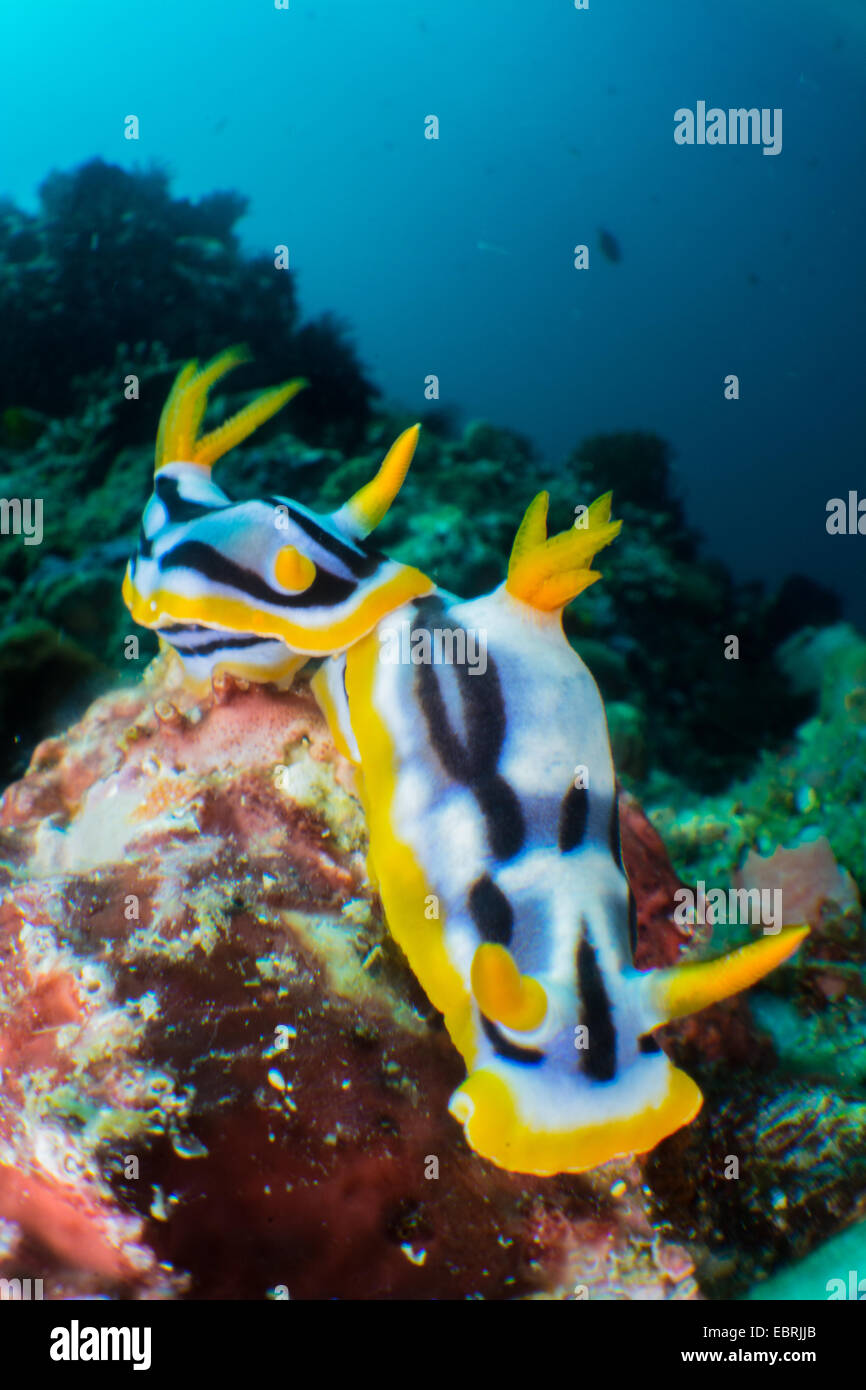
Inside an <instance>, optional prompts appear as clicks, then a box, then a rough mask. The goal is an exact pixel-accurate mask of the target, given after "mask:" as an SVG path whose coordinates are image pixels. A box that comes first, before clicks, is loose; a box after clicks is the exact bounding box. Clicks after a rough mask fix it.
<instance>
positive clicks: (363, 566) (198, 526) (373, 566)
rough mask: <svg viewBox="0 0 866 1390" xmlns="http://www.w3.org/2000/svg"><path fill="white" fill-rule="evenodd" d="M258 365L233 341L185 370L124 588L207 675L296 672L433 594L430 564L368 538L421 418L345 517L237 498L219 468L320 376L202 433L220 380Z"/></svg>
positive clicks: (160, 442) (134, 605) (261, 399)
mask: <svg viewBox="0 0 866 1390" xmlns="http://www.w3.org/2000/svg"><path fill="white" fill-rule="evenodd" d="M245 360H247V355H246V353H245V351H244V350H243V349H239V348H233V349H229V350H228V351H227V352H224V353H221V354H220V356H219V357H216V358H214V359H213V361H212V362H209V363H207V364H206V365H205V366H204V367H202V368H201V369H199V368H198V367H197V364H196V363H195V362H190V363H188V364H187V365H186V366H185V367H184V368H183V369H182V370H181V371H180V373H179V374H178V376H177V379H176V380H175V383H174V386H173V387H172V390H171V393H170V395H169V397H168V400H167V402H166V405H165V408H164V409H163V412H162V418H161V421H160V426H159V433H158V437H157V446H156V466H155V473H154V486H153V494H152V496H151V498H150V500H149V502H148V504H147V507H146V508H145V512H144V516H143V519H142V526H141V533H140V537H139V544H138V549H137V551H136V554H135V555H134V556H133V558H132V560H131V561H130V563H129V566H128V568H127V572H126V577H125V579H124V584H123V597H124V600H125V601H126V604H127V606H128V607H129V609H130V612H131V613H132V616H133V618H134V619H135V621H136V622H138V623H140V624H142V626H144V627H148V628H153V629H155V630H156V631H157V632H158V633H159V635H160V637H161V638H162V639H163V641H164V642H166V643H168V644H169V645H170V646H171V647H173V648H174V650H175V651H176V652H177V654H178V655H179V656H180V658H181V660H182V662H183V664H184V666H185V668H186V670H187V672H188V674H189V675H191V676H192V677H193V678H195V679H199V680H205V679H207V678H208V677H210V676H212V675H213V674H214V673H215V672H216V671H217V670H227V671H231V672H233V673H235V674H239V675H244V676H249V677H252V678H253V679H258V680H281V681H285V680H287V679H290V678H291V676H292V675H293V674H294V672H295V671H296V670H297V669H298V667H299V666H301V665H303V663H304V662H305V661H306V660H307V659H308V658H309V657H311V656H323V655H328V654H330V653H333V652H336V651H341V650H343V649H345V648H346V647H347V646H349V645H350V644H351V643H353V642H355V641H357V640H358V639H359V638H360V637H362V636H363V635H364V634H365V633H366V632H369V631H370V629H371V628H372V627H374V626H375V624H376V623H377V622H378V621H379V619H380V618H382V617H383V616H384V615H385V614H386V613H388V612H390V611H391V610H392V609H393V608H395V607H399V606H400V604H402V603H405V602H406V601H407V600H408V599H410V598H412V597H415V596H418V595H420V594H424V593H428V592H429V591H430V590H431V589H432V587H433V585H432V581H431V580H429V579H428V578H427V577H426V575H423V574H421V573H420V571H419V570H416V569H414V568H412V567H411V566H409V565H403V564H399V563H397V562H395V561H391V560H389V559H387V558H386V557H385V556H383V555H380V554H379V553H378V552H377V551H375V550H373V549H372V548H370V547H369V546H367V545H365V544H364V543H363V537H364V536H365V535H366V534H367V532H368V531H369V530H370V529H371V528H372V527H373V526H374V525H376V524H377V522H378V521H379V520H381V518H382V516H384V514H385V512H386V511H387V508H388V506H389V505H390V502H391V501H392V500H393V498H394V496H396V493H397V491H398V490H399V487H400V484H401V483H402V481H403V478H404V476H405V474H406V470H407V468H408V467H409V463H410V462H411V459H412V454H413V453H414V450H415V445H416V443H417V438H418V427H417V426H414V427H413V428H412V429H409V430H405V431H404V432H403V434H402V435H401V436H400V437H399V439H397V441H396V442H395V444H394V445H393V446H392V448H391V449H390V450H389V452H388V455H387V456H386V458H385V461H384V462H383V464H382V466H381V468H380V470H379V472H378V474H377V475H376V477H375V478H374V479H373V480H372V481H371V482H370V483H368V484H367V485H366V486H365V487H364V488H362V489H361V490H360V491H359V492H358V493H357V494H356V495H355V497H353V498H352V499H350V501H349V502H347V503H346V504H345V505H344V506H343V507H341V508H340V509H339V511H337V512H335V513H334V514H333V515H330V516H329V515H320V514H318V513H316V512H313V511H312V510H310V509H309V508H308V507H304V506H302V505H301V504H300V503H298V502H294V501H292V500H291V499H290V498H287V497H282V496H277V495H275V496H271V497H267V498H263V499H260V500H255V501H249V502H237V503H233V502H232V501H231V499H230V498H229V497H228V496H227V495H226V494H225V493H224V492H223V490H222V489H221V488H220V487H218V486H217V484H216V483H215V482H214V481H213V479H212V477H211V468H212V465H213V463H214V462H215V461H216V460H217V459H218V458H220V457H222V455H223V454H224V453H226V452H227V451H228V450H229V449H230V448H232V447H233V446H234V445H235V444H237V443H239V442H240V441H241V440H242V439H245V438H246V437H247V436H248V435H249V434H251V433H252V431H253V430H254V429H256V428H257V427H258V426H259V425H260V424H262V423H263V422H264V421H265V420H267V419H269V418H270V417H271V416H272V415H274V414H275V413H276V412H277V411H278V410H280V409H281V408H282V406H284V405H285V404H286V403H287V402H288V401H289V400H291V399H292V397H293V396H294V395H296V394H297V392H298V391H299V390H301V389H302V388H303V386H304V385H305V384H306V383H305V382H303V381H302V380H295V381H290V382H287V383H286V384H285V385H283V386H279V387H275V388H274V389H273V390H270V391H266V392H264V393H263V394H262V395H260V396H258V397H257V398H256V399H255V400H254V401H252V402H251V404H250V405H248V406H246V407H245V409H243V410H241V411H239V412H238V413H237V414H236V415H234V416H232V417H231V418H230V419H229V420H227V421H225V422H224V423H223V424H222V425H220V426H219V427H218V428H217V429H215V430H212V431H211V432H210V433H209V434H205V435H204V436H200V435H199V429H200V426H201V421H202V418H203V416H204V411H205V407H206V404H207V395H208V391H209V389H210V387H211V386H212V385H213V384H214V383H215V382H216V381H217V380H218V379H219V378H220V377H221V376H223V375H224V374H225V373H226V372H227V371H229V370H230V369H231V368H233V367H235V366H237V365H238V364H239V363H240V362H243V361H245Z"/></svg>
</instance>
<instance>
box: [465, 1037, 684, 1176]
mask: <svg viewBox="0 0 866 1390" xmlns="http://www.w3.org/2000/svg"><path fill="white" fill-rule="evenodd" d="M648 1060H650V1059H648ZM651 1061H652V1063H653V1064H654V1067H653V1072H654V1076H653V1082H654V1083H655V1084H654V1085H653V1086H652V1087H648V1086H645V1085H644V1086H642V1087H641V1088H638V1087H633V1088H632V1091H633V1094H625V1095H619V1096H618V1095H617V1092H616V1089H615V1088H610V1092H609V1094H607V1095H605V1094H604V1093H603V1092H602V1093H600V1094H599V1095H597V1096H596V1097H595V1098H594V1104H593V1103H592V1101H588V1099H587V1097H586V1096H580V1097H579V1098H577V1097H576V1098H575V1099H574V1101H572V1102H571V1103H570V1098H569V1096H568V1094H567V1092H565V1093H563V1094H562V1096H561V1098H559V1099H558V1100H557V1099H556V1098H555V1097H554V1096H553V1094H551V1093H550V1091H549V1089H548V1088H545V1087H542V1088H541V1093H540V1095H539V1097H538V1100H537V1102H536V1101H535V1098H534V1097H533V1096H532V1093H531V1092H529V1091H528V1090H527V1089H524V1088H518V1087H515V1086H514V1085H513V1083H512V1082H511V1079H510V1078H508V1077H506V1076H504V1075H502V1074H501V1072H500V1071H499V1070H497V1068H496V1067H495V1066H493V1067H482V1068H479V1070H477V1071H473V1072H470V1074H469V1076H467V1078H466V1080H465V1081H464V1082H463V1085H462V1086H459V1087H458V1088H457V1090H456V1091H455V1092H454V1095H453V1096H452V1097H451V1102H450V1105H449V1107H448V1108H449V1110H450V1111H451V1114H452V1115H453V1116H454V1118H455V1119H456V1120H458V1121H459V1122H460V1124H462V1125H463V1126H464V1132H465V1134H466V1139H467V1141H468V1143H469V1144H470V1145H471V1146H472V1148H473V1149H474V1150H475V1152H476V1153H479V1154H480V1155H481V1157H482V1158H487V1159H489V1160H490V1162H491V1163H495V1164H496V1165H497V1166H498V1167H500V1168H506V1169H508V1170H509V1171H510V1172H514V1173H532V1174H534V1175H535V1176H537V1177H551V1176H552V1175H553V1174H555V1173H583V1172H586V1171H587V1170H588V1169H590V1168H597V1167H599V1165H600V1164H602V1163H607V1162H608V1161H609V1160H610V1159H612V1158H618V1157H623V1156H625V1155H627V1154H642V1153H648V1152H649V1150H650V1149H654V1148H655V1146H656V1144H659V1143H661V1141H662V1139H665V1138H667V1136H668V1135H669V1134H672V1133H674V1131H675V1130H677V1129H680V1128H681V1127H682V1126H683V1125H687V1124H690V1123H691V1121H692V1120H693V1119H694V1118H695V1116H696V1115H697V1113H698V1111H699V1110H700V1108H701V1105H702V1104H703V1096H702V1095H701V1092H700V1090H699V1088H698V1087H697V1086H696V1084H695V1082H694V1081H692V1079H691V1077H690V1076H688V1075H687V1074H686V1073H685V1072H683V1071H680V1070H679V1068H678V1067H674V1066H672V1065H671V1064H670V1062H668V1060H667V1058H666V1057H665V1056H664V1054H663V1053H660V1054H659V1055H658V1057H656V1058H653V1059H651ZM605 1089H607V1088H605ZM545 1092H547V1094H545Z"/></svg>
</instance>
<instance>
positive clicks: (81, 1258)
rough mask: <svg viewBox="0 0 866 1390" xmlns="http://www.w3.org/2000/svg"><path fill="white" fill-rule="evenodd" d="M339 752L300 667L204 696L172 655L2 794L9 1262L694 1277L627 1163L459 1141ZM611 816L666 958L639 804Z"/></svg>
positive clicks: (84, 1274)
mask: <svg viewBox="0 0 866 1390" xmlns="http://www.w3.org/2000/svg"><path fill="white" fill-rule="evenodd" d="M348 772H349V769H348V764H346V763H344V762H343V760H342V759H341V757H340V756H339V755H338V754H337V753H336V752H335V750H334V748H333V745H332V744H331V742H330V739H329V738H328V735H327V732H326V730H325V726H324V724H323V721H322V719H321V716H320V715H319V712H318V710H317V708H316V706H315V704H314V702H313V700H312V699H311V697H310V696H309V694H308V693H307V691H306V689H305V687H304V686H303V685H299V686H298V685H296V686H295V687H294V688H293V689H292V690H291V691H289V692H285V693H280V692H277V691H275V690H274V689H272V688H268V687H261V686H252V687H249V688H245V686H244V683H243V682H240V683H239V682H237V681H234V680H232V679H231V678H224V679H222V680H220V679H218V680H217V682H216V687H215V690H214V692H213V694H212V695H210V696H208V697H207V698H206V699H201V700H200V701H199V702H197V703H196V702H194V700H193V697H192V696H191V695H190V694H189V693H188V692H187V691H185V690H184V689H182V688H181V687H177V686H175V685H174V684H173V683H172V673H171V669H170V665H169V663H167V662H166V661H164V660H162V659H161V660H160V661H159V662H158V663H156V666H155V667H154V669H153V670H152V671H151V674H150V682H149V684H143V683H142V684H140V685H139V686H137V687H136V688H134V689H125V690H122V691H116V692H111V693H109V694H107V695H104V696H102V697H101V698H100V699H98V700H97V701H96V702H95V704H93V705H92V706H91V708H90V709H89V710H88V711H87V713H86V715H85V716H84V718H83V719H82V720H81V722H80V723H78V724H77V725H75V726H73V727H72V728H71V729H70V730H69V731H68V732H67V733H66V734H64V735H62V736H61V737H59V738H55V739H51V740H48V741H46V742H45V743H43V744H42V745H40V747H39V748H38V749H37V750H36V753H35V755H34V759H33V763H32V766H31V768H30V770H29V772H28V774H27V776H26V777H25V778H24V779H23V780H22V781H20V782H18V783H16V784H14V785H13V786H12V787H10V788H9V790H8V791H7V793H6V795H5V797H4V798H3V801H2V803H0V820H2V832H0V849H2V859H3V862H4V864H5V865H6V866H7V867H6V869H5V870H4V876H3V892H2V903H0V913H2V920H3V925H4V932H3V941H4V948H3V954H2V956H0V987H2V991H3V994H2V998H3V1000H4V1009H3V1012H2V1014H0V1049H2V1055H3V1056H4V1059H6V1058H8V1057H9V1056H10V1053H11V1052H12V1051H13V1050H14V1055H15V1058H16V1062H15V1065H14V1067H13V1068H12V1069H11V1070H7V1063H6V1061H5V1060H4V1072H3V1075H4V1096H3V1110H2V1115H3V1120H2V1127H0V1135H2V1149H0V1218H2V1220H3V1221H4V1222H5V1223H6V1224H5V1226H4V1228H3V1229H4V1232H5V1237H4V1239H5V1254H4V1257H3V1261H2V1265H0V1268H2V1271H3V1273H4V1274H5V1275H8V1276H9V1277H26V1276H32V1277H43V1278H44V1279H45V1281H46V1297H61V1296H79V1295H80V1294H82V1293H85V1292H87V1293H102V1294H108V1295H111V1296H117V1295H124V1296H131V1297H172V1296H177V1295H178V1294H179V1293H180V1294H181V1295H182V1294H183V1293H184V1291H186V1292H187V1293H189V1294H191V1295H193V1296H198V1297H245V1298H261V1297H266V1296H268V1293H269V1291H270V1293H271V1296H275V1297H279V1296H281V1295H282V1294H284V1293H285V1292H288V1294H289V1295H290V1296H291V1297H293V1298H295V1297H440V1298H441V1297H467V1296H485V1297H516V1296H521V1295H522V1296H527V1297H530V1296H532V1297H537V1296H545V1297H550V1296H555V1297H565V1298H569V1297H583V1296H589V1297H593V1298H599V1297H600V1298H681V1297H694V1296H695V1293H696V1286H695V1283H694V1280H693V1279H692V1277H691V1269H692V1263H691V1260H690V1258H689V1256H688V1254H687V1253H686V1252H685V1251H684V1250H682V1249H681V1248H680V1247H679V1246H678V1245H677V1243H676V1241H673V1240H671V1241H665V1240H662V1239H660V1238H659V1236H658V1234H657V1232H655V1231H654V1230H653V1228H652V1226H651V1224H650V1222H649V1221H648V1219H647V1215H646V1206H645V1198H644V1195H643V1193H642V1190H641V1171H640V1167H639V1166H638V1165H636V1164H634V1163H629V1162H624V1163H619V1164H611V1165H608V1166H607V1167H605V1168H604V1169H601V1170H598V1171H597V1172H595V1173H592V1174H588V1175H586V1176H584V1177H570V1178H568V1177H565V1178H558V1179H548V1180H542V1179H532V1178H525V1177H522V1176H520V1175H517V1174H513V1173H506V1172H503V1171H502V1170H500V1169H498V1168H494V1167H493V1166H492V1165H490V1164H487V1163H484V1162H483V1161H481V1160H479V1159H478V1157H477V1155H475V1154H472V1153H471V1152H470V1151H469V1149H468V1148H467V1147H466V1145H465V1143H464V1141H463V1139H462V1134H461V1131H460V1128H459V1126H458V1125H457V1124H456V1123H455V1122H454V1121H453V1120H452V1119H451V1118H450V1117H449V1116H448V1113H447V1101H448V1096H449V1094H450V1092H451V1090H452V1089H453V1087H454V1086H455V1084H456V1083H457V1081H458V1080H459V1077H460V1074H461V1067H460V1060H459V1057H458V1056H457V1054H456V1053H455V1052H454V1050H453V1048H452V1047H451V1045H450V1043H449V1042H448V1039H447V1037H446V1035H445V1033H444V1031H443V1030H442V1027H441V1023H440V1021H439V1019H438V1017H437V1016H436V1015H435V1013H434V1012H433V1011H432V1010H431V1009H430V1006H429V1004H428V1003H427V1001H426V1000H425V998H424V995H423V994H422V992H421V991H420V989H419V988H418V986H417V983H416V981H415V979H414V976H413V975H412V972H411V971H410V970H409V969H408V967H407V966H406V964H405V962H404V961H403V959H402V956H401V954H400V952H399V950H398V949H397V948H396V947H395V945H394V944H393V942H392V940H391V938H390V935H389V934H388V932H387V930H386V928H385V926H384V923H383V921H382V918H381V914H380V911H379V909H378V907H377V902H376V898H375V894H374V891H373V889H372V887H371V885H370V883H369V881H368V880H367V878H366V874H365V870H364V852H365V848H366V833H365V826H364V822H363V818H362V816H361V813H360V808H359V807H358V804H357V802H356V801H355V800H354V798H353V797H352V796H351V795H350V794H349V792H348V791H347V789H346V785H347V778H348ZM622 835H623V854H624V858H625V861H626V863H627V864H628V865H629V866H630V867H631V870H632V874H633V882H634V884H635V889H636V892H637V895H638V900H639V911H640V914H641V917H642V919H643V921H644V922H645V924H646V930H647V935H648V938H650V939H648V941H647V944H646V950H647V952H648V953H649V955H651V956H652V957H653V958H654V959H657V960H660V961H661V960H668V959H670V957H671V953H672V951H673V952H675V951H676V943H677V942H678V941H679V940H680V939H681V937H682V932H681V931H679V930H677V929H675V928H674V927H673V925H672V923H671V920H670V903H669V902H668V903H667V904H665V902H664V894H663V893H660V892H659V884H658V882H657V881H656V880H657V877H658V875H657V871H652V872H651V870H650V862H651V861H650V859H649V858H648V857H647V854H646V849H645V845H646V843H647V841H646V837H647V835H649V836H650V837H651V838H652V832H651V830H649V828H648V827H647V826H646V822H645V820H644V818H643V816H642V815H641V813H640V811H639V809H638V808H637V806H636V805H635V804H634V803H631V802H629V803H627V804H626V807H625V809H624V811H623V818H622ZM642 846H643V847H642ZM662 872H664V869H663V866H662ZM668 882H669V883H670V882H671V880H670V879H669V880H668ZM324 1059H327V1064H325V1061H324ZM28 1072H29V1073H30V1079H29V1080H28V1079H27V1075H26V1074H27V1073H28ZM46 1136H47V1137H46ZM46 1154H47V1155H48V1156H49V1157H48V1158H46ZM58 1154H59V1155H60V1157H59V1158H57V1157H56V1155H58ZM65 1154H71V1155H73V1158H72V1159H70V1160H64V1158H63V1155H65ZM46 1163H49V1171H48V1172H47V1176H46Z"/></svg>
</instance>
